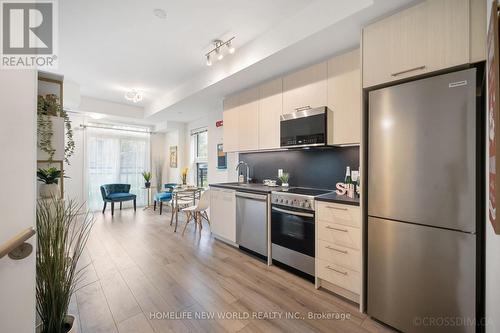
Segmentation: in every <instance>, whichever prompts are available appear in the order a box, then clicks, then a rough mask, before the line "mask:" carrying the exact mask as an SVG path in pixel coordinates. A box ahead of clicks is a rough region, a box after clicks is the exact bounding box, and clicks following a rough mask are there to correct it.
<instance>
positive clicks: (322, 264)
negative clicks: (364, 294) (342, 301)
mask: <svg viewBox="0 0 500 333" xmlns="http://www.w3.org/2000/svg"><path fill="white" fill-rule="evenodd" d="M316 265H317V267H316V270H317V274H318V277H319V278H320V279H323V280H326V281H328V282H330V283H333V284H335V285H337V286H339V287H342V288H344V289H347V290H349V291H352V292H353V293H356V294H358V295H359V294H360V292H361V274H360V273H358V272H356V271H353V270H352V269H348V268H344V267H341V266H338V265H335V264H332V263H329V262H328V261H324V260H321V259H317V260H316Z"/></svg>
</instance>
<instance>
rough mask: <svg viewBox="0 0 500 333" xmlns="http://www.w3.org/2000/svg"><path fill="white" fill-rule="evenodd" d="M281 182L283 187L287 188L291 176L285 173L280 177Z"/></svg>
mask: <svg viewBox="0 0 500 333" xmlns="http://www.w3.org/2000/svg"><path fill="white" fill-rule="evenodd" d="M279 179H280V180H281V186H284V187H287V186H288V179H290V174H289V173H287V172H283V174H282V175H281V176H280V177H279Z"/></svg>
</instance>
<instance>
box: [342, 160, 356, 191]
mask: <svg viewBox="0 0 500 333" xmlns="http://www.w3.org/2000/svg"><path fill="white" fill-rule="evenodd" d="M344 183H345V187H346V190H347V191H346V194H347V196H348V197H349V198H354V195H355V186H354V183H353V182H352V176H351V168H350V167H347V168H346V171H345V180H344Z"/></svg>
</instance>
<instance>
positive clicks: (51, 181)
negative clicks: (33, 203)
mask: <svg viewBox="0 0 500 333" xmlns="http://www.w3.org/2000/svg"><path fill="white" fill-rule="evenodd" d="M36 175H37V177H38V180H39V181H41V182H42V184H40V197H41V198H43V199H47V198H51V197H55V198H59V194H60V193H59V179H60V178H61V176H62V171H61V170H58V169H56V168H54V167H50V168H47V169H42V168H39V169H38V171H37V172H36Z"/></svg>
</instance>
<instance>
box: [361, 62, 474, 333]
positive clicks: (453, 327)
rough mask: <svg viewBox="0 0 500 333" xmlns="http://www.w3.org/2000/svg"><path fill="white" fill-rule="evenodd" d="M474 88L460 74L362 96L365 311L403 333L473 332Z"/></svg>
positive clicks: (470, 76) (467, 74)
mask: <svg viewBox="0 0 500 333" xmlns="http://www.w3.org/2000/svg"><path fill="white" fill-rule="evenodd" d="M475 82H476V69H467V70H462V71H458V72H454V73H451V74H445V75H441V76H435V77H431V78H426V79H422V80H418V81H413V82H409V83H404V84H401V85H398V86H393V87H389V88H383V89H379V90H374V91H371V92H370V93H369V114H368V133H369V136H368V175H367V177H368V180H367V181H368V199H367V205H368V235H367V237H368V249H367V251H368V252H367V257H368V261H367V266H368V267H367V312H368V314H369V315H371V316H372V317H374V318H376V319H378V320H380V321H382V322H385V323H387V324H389V325H391V326H393V327H395V328H397V329H399V330H401V331H403V332H440V333H443V332H474V331H475V327H474V320H475V318H476V282H477V281H476V279H477V278H476V273H477V267H476V264H477V262H476V261H477V258H476V242H477V233H476V219H477V215H476V214H477V211H476V210H477V209H480V207H477V206H480V205H479V204H478V203H477V201H476V200H477V198H478V197H477V195H478V193H477V192H478V187H477V182H478V181H477V178H476V177H477V172H478V170H476V169H477V168H478V165H477V161H478V156H479V155H480V154H479V153H478V151H477V150H478V148H477V141H478V139H477V135H478V130H477V128H478V127H477V122H478V119H477V118H478V117H477V116H476V90H475V89H476V83H475ZM479 150H480V149H479Z"/></svg>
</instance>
